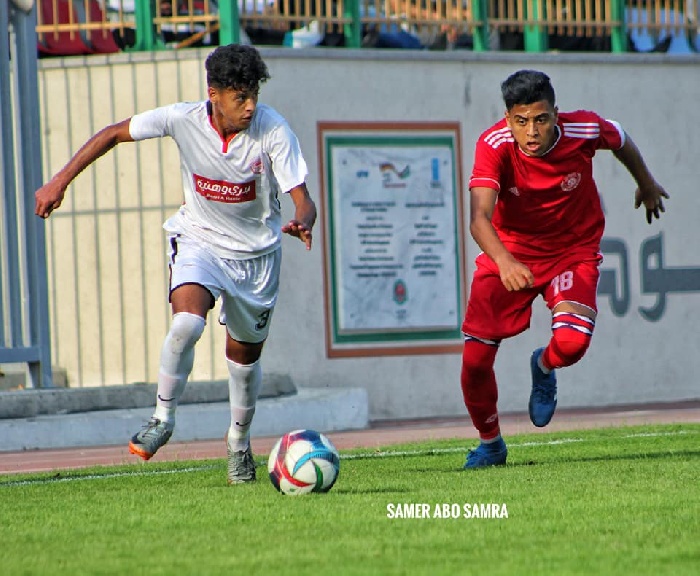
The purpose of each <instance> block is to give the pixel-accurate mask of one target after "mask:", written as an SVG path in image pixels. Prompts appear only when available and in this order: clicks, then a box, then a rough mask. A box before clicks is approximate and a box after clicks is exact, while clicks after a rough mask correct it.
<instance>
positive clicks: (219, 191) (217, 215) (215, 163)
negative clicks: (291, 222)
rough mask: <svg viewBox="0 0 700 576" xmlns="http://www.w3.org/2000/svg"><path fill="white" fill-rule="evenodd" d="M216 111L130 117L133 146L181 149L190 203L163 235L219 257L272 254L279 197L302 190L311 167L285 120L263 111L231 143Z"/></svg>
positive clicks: (193, 108) (191, 108) (202, 108)
mask: <svg viewBox="0 0 700 576" xmlns="http://www.w3.org/2000/svg"><path fill="white" fill-rule="evenodd" d="M209 109H210V104H209V101H208V100H205V101H203V102H186V103H185V102H183V103H179V104H172V105H170V106H164V107H162V108H156V109H154V110H150V111H148V112H143V113H141V114H137V115H135V116H133V117H132V118H131V123H130V124H129V131H130V133H131V137H132V138H133V139H134V140H145V139H147V138H157V137H162V136H170V137H172V138H173V140H175V142H176V143H177V145H178V148H179V149H180V169H181V172H182V186H183V189H184V194H185V202H184V204H183V205H182V206H181V207H180V209H179V210H178V212H177V213H176V214H175V215H173V216H172V217H171V218H169V219H168V220H167V221H166V222H165V224H163V228H165V230H167V231H168V232H170V233H173V234H182V235H184V236H186V237H188V238H191V239H193V240H195V241H197V242H202V243H204V244H206V245H207V247H209V248H210V249H211V250H213V251H214V253H216V254H217V255H218V256H219V257H221V258H227V259H228V258H235V259H246V258H254V257H256V256H260V255H263V254H267V253H269V252H272V251H273V250H275V249H277V247H278V246H279V245H280V243H281V235H282V233H281V226H282V222H281V214H280V203H279V198H278V196H279V193H280V192H282V193H286V192H289V191H290V190H291V189H292V188H294V187H295V186H299V185H300V184H303V183H304V181H305V179H306V175H307V168H306V162H305V161H304V158H303V156H302V154H301V149H300V147H299V141H298V140H297V137H296V135H295V134H294V132H292V130H291V128H290V127H289V125H288V124H287V122H286V120H285V119H284V118H283V117H282V116H281V115H280V114H279V113H277V112H276V111H275V110H273V109H272V108H270V107H269V106H266V105H264V104H259V105H258V106H257V108H256V110H255V114H254V116H253V119H252V122H251V124H250V127H249V128H248V129H246V130H244V131H242V132H239V133H238V134H236V135H235V136H234V137H233V138H231V139H229V140H228V141H225V140H223V139H222V137H221V135H220V134H219V132H218V131H217V130H216V129H215V128H214V126H213V125H212V123H211V119H210V115H209Z"/></svg>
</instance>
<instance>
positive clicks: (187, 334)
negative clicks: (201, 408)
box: [153, 312, 206, 428]
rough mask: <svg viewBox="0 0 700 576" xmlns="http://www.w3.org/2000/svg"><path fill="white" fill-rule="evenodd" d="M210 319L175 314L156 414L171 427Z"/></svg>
mask: <svg viewBox="0 0 700 576" xmlns="http://www.w3.org/2000/svg"><path fill="white" fill-rule="evenodd" d="M205 326H206V321H205V320H204V318H202V317H201V316H197V315H196V314H190V313H189V312H179V313H178V314H175V315H174V316H173V322H172V325H171V326H170V331H169V332H168V335H167V336H166V337H165V341H164V342H163V349H162V350H161V354H160V371H159V372H158V393H157V395H156V410H155V412H154V413H153V416H154V417H156V418H158V419H159V420H161V421H163V422H167V423H168V424H169V425H170V427H171V428H172V427H174V426H175V410H176V408H177V401H178V400H179V399H180V396H182V393H183V391H184V390H185V384H186V383H187V378H188V377H189V375H190V372H192V366H193V364H194V346H195V344H196V343H197V341H198V340H199V338H200V337H201V336H202V332H204V327H205Z"/></svg>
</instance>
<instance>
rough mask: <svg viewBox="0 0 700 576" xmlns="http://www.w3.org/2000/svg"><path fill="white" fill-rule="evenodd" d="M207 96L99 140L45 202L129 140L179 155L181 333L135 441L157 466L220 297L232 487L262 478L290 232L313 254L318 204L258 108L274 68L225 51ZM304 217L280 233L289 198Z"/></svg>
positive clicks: (175, 305)
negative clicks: (168, 142)
mask: <svg viewBox="0 0 700 576" xmlns="http://www.w3.org/2000/svg"><path fill="white" fill-rule="evenodd" d="M205 67H206V72H207V92H208V99H207V100H204V101H202V102H193V103H184V102H183V103H177V104H172V105H169V106H164V107H162V108H157V109H154V110H150V111H147V112H143V113H141V114H137V115H135V116H133V117H131V118H128V119H126V120H123V121H121V122H118V123H116V124H113V125H110V126H107V127H106V128H104V129H102V130H101V131H99V132H98V133H97V134H95V135H94V136H92V137H91V138H90V139H89V140H88V141H87V142H86V143H85V144H84V145H83V146H82V147H81V148H80V150H78V152H77V153H76V154H75V155H74V156H73V157H72V158H71V160H69V162H68V163H67V164H66V165H65V166H64V167H63V168H62V169H61V170H60V171H59V172H58V173H57V174H56V175H55V176H54V177H53V178H52V179H51V180H50V181H49V182H48V183H46V184H45V185H44V186H42V187H41V188H40V189H39V190H37V192H36V194H35V199H36V204H35V213H36V214H37V215H38V216H40V217H42V218H48V217H49V216H50V214H51V212H52V211H53V210H55V209H56V208H58V207H59V206H60V205H61V202H62V200H63V198H64V195H65V192H66V188H67V187H68V185H69V184H70V183H71V182H72V181H73V179H75V178H76V177H77V176H78V174H80V172H82V171H83V170H84V169H85V168H86V167H87V166H89V165H90V164H91V163H92V162H94V161H95V160H97V158H99V157H100V156H102V155H103V154H105V153H106V152H108V151H109V150H111V149H112V148H114V147H115V146H116V145H117V144H119V143H121V142H133V141H138V140H144V139H147V138H162V137H165V136H169V137H171V138H173V139H174V140H175V142H176V143H177V145H178V148H179V150H180V169H181V173H182V183H183V188H184V199H185V202H184V203H183V205H182V206H181V207H180V209H179V210H178V211H177V213H175V214H174V215H173V216H172V217H171V218H169V219H168V220H167V221H166V222H165V224H164V225H163V227H164V228H165V230H166V232H167V234H168V239H169V244H170V274H171V279H170V303H171V306H172V313H173V317H172V324H171V327H170V331H169V332H168V334H167V336H166V337H165V341H164V343H163V347H162V351H161V361H160V369H159V374H158V392H157V395H156V408H155V412H154V413H153V416H152V417H151V419H150V420H149V421H148V422H147V423H146V425H145V426H144V427H143V429H142V430H141V431H140V432H138V433H137V434H135V435H134V436H133V437H132V438H131V441H130V443H129V451H130V452H131V453H133V454H137V455H138V456H140V457H141V458H143V459H144V460H148V459H149V458H151V457H152V456H153V455H154V454H155V453H156V451H157V450H158V449H159V448H160V447H161V446H163V445H164V444H165V443H166V442H167V441H168V440H169V439H170V437H171V436H172V433H173V429H174V426H175V412H176V408H177V403H178V399H179V398H180V397H181V395H182V392H183V390H184V388H185V384H186V382H187V378H188V377H189V374H190V372H191V371H192V366H193V362H194V346H195V344H196V343H197V341H198V340H199V338H200V336H201V335H202V332H203V331H204V327H205V324H206V320H205V319H206V316H207V313H208V312H209V310H210V309H211V308H213V307H214V303H215V302H216V300H217V299H218V298H219V297H221V298H222V313H221V318H220V321H221V322H222V323H224V324H225V325H226V331H227V337H226V361H227V364H228V370H229V401H230V407H231V426H230V428H229V431H228V435H227V453H228V482H229V484H237V483H241V482H251V481H254V480H255V462H254V460H253V455H252V451H251V448H250V434H249V431H250V425H251V423H252V419H253V414H254V413H255V405H256V401H257V397H258V393H259V391H260V388H261V385H262V370H261V367H260V355H261V352H262V349H263V345H264V343H265V339H266V338H267V335H268V331H269V328H270V320H271V316H272V312H273V310H274V307H275V303H276V301H277V294H278V288H279V273H280V259H281V236H282V233H286V234H290V235H291V236H295V237H297V238H299V239H300V240H301V241H302V242H304V244H305V245H306V249H307V250H310V249H311V240H312V228H313V225H314V222H315V220H316V206H315V204H314V202H313V200H312V199H311V198H310V196H309V193H308V190H307V188H306V183H305V179H306V175H307V167H306V162H305V161H304V158H303V156H302V153H301V150H300V147H299V142H298V140H297V137H296V136H295V134H294V133H293V132H292V130H291V128H290V127H289V125H288V124H287V122H286V121H285V119H284V118H283V117H282V116H280V115H279V114H278V113H277V112H276V111H275V110H273V109H272V108H270V107H269V106H266V105H263V104H260V105H258V92H259V88H260V84H262V83H263V82H265V81H266V80H267V79H269V77H270V76H269V73H268V70H267V66H266V65H265V63H264V62H263V60H262V58H261V57H260V54H259V53H258V51H257V50H256V49H255V48H253V47H252V46H240V45H229V46H220V47H218V48H216V49H215V50H214V51H213V52H212V53H211V54H210V55H209V56H208V57H207V60H206V64H205ZM280 192H281V193H288V194H289V196H290V197H291V198H292V201H293V202H294V206H295V215H294V219H292V220H291V221H290V222H288V223H287V224H285V225H282V221H281V213H280V203H279V194H280Z"/></svg>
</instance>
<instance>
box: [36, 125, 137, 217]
mask: <svg viewBox="0 0 700 576" xmlns="http://www.w3.org/2000/svg"><path fill="white" fill-rule="evenodd" d="M130 121H131V119H130V118H127V119H126V120H122V121H121V122H118V123H116V124H111V125H110V126H107V127H106V128H103V129H102V130H100V131H99V132H98V133H97V134H95V135H94V136H92V137H91V138H90V139H89V140H88V141H87V142H86V143H85V144H83V146H82V147H81V148H80V150H78V151H77V152H76V153H75V155H74V156H73V157H72V158H71V159H70V160H69V161H68V163H67V164H66V165H65V166H64V167H63V168H61V169H60V170H59V171H58V172H57V173H56V174H55V175H54V177H53V178H51V180H49V181H48V182H47V183H46V184H44V185H43V186H42V187H41V188H39V189H38V190H37V191H36V192H35V193H34V213H35V214H36V215H37V216H41V217H42V218H48V217H49V216H50V215H51V212H53V211H54V210H55V209H56V208H58V207H59V206H60V205H61V202H63V197H64V196H65V195H66V189H67V188H68V185H69V184H70V183H71V182H72V181H73V180H74V179H75V178H76V177H77V176H78V174H80V173H81V172H82V171H83V170H85V168H87V167H88V166H89V165H90V164H92V163H93V162H94V161H95V160H97V159H98V158H99V157H100V156H102V155H103V154H105V153H107V152H109V151H110V150H111V149H112V148H114V147H115V146H116V145H117V144H119V143H120V142H133V141H134V140H133V138H132V137H131V134H130V133H129V122H130Z"/></svg>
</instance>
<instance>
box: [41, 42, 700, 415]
mask: <svg viewBox="0 0 700 576" xmlns="http://www.w3.org/2000/svg"><path fill="white" fill-rule="evenodd" d="M207 53H208V51H206V50H203V51H200V50H190V51H183V52H180V53H171V52H167V53H158V54H136V55H124V54H121V55H117V56H113V57H110V58H104V57H90V58H86V59H82V58H78V59H65V60H62V61H57V60H56V61H44V62H42V63H41V64H42V66H41V70H40V75H41V92H42V109H41V115H42V122H43V130H44V138H45V142H44V150H45V153H44V164H45V173H46V174H49V173H52V172H53V171H55V170H56V169H58V168H59V167H60V166H61V165H62V164H63V163H64V162H65V161H66V160H67V159H68V157H69V153H70V152H72V151H74V150H75V149H77V147H78V146H79V145H80V144H81V143H82V142H83V141H84V140H85V139H86V138H87V137H88V136H89V135H90V134H91V133H93V132H94V131H96V130H97V129H99V128H100V127H102V126H103V125H105V124H107V123H110V122H113V121H116V120H120V119H122V118H125V117H127V116H130V115H131V114H133V113H135V112H137V111H140V110H144V109H147V108H149V107H153V106H156V105H161V104H166V103H170V102H173V101H177V100H184V99H200V98H203V97H204V96H205V81H204V75H203V61H204V58H205V57H206V55H207ZM263 54H264V56H265V59H266V61H267V63H268V65H269V68H270V71H271V74H272V80H271V81H269V82H268V83H267V84H266V85H265V86H264V87H263V90H262V93H261V101H264V102H266V103H268V104H270V105H272V106H273V107H275V108H277V109H278V110H279V111H280V112H281V113H282V114H283V115H285V116H286V117H287V119H288V120H289V121H290V124H291V125H292V127H293V129H294V130H295V131H296V133H297V134H298V136H299V138H300V140H301V144H302V148H303V150H304V153H305V156H306V159H307V162H308V164H309V169H310V175H309V178H308V184H309V188H310V190H311V191H312V194H313V195H314V197H315V199H316V201H317V204H318V205H319V206H320V198H319V195H320V190H321V178H322V175H321V174H320V172H319V170H320V169H319V150H318V140H317V138H318V134H317V122H319V121H337V120H344V121H348V120H349V121H353V120H356V121H357V122H365V121H385V122H387V121H388V122H405V121H449V122H455V121H457V122H459V123H460V125H461V135H462V146H461V150H462V158H461V163H462V166H461V168H462V172H463V176H464V179H465V182H466V179H467V178H468V176H469V173H470V171H471V163H472V157H473V151H474V142H475V139H476V138H477V136H478V135H479V133H480V132H481V131H482V130H483V129H485V128H486V127H487V126H488V125H490V124H491V123H492V122H494V121H496V120H497V119H498V118H500V117H501V115H502V113H503V105H502V103H501V101H500V93H499V85H500V82H501V81H502V80H503V79H504V78H505V77H506V76H507V75H509V74H510V73H511V72H513V71H514V70H516V69H519V68H525V67H528V68H537V69H541V70H543V71H545V72H547V73H548V74H549V75H550V76H551V78H552V79H553V82H554V85H555V88H556V90H557V98H558V104H559V107H560V109H562V110H571V109H578V108H588V109H593V110H596V111H598V112H599V113H600V114H601V115H603V116H605V117H608V118H613V119H616V120H618V121H620V122H621V123H622V125H623V126H624V127H625V128H626V129H627V131H628V132H629V133H630V134H631V136H632V137H633V138H634V140H635V141H636V142H637V144H638V145H639V146H640V148H641V149H642V151H643V152H644V154H645V156H646V159H647V161H648V163H649V165H650V167H651V169H652V171H653V172H654V174H655V175H656V176H657V178H658V180H659V181H660V182H661V183H663V184H664V185H665V186H666V189H667V190H668V191H669V193H670V194H671V200H670V201H669V202H668V211H667V213H666V214H665V215H664V216H663V218H662V219H661V221H659V222H655V223H654V224H653V225H652V226H648V225H647V224H646V222H645V220H644V214H643V212H642V211H636V212H635V211H634V210H633V193H634V183H633V181H632V179H631V178H630V177H629V175H628V174H627V173H626V171H625V169H624V168H623V167H622V166H621V165H619V164H617V163H616V162H615V160H614V158H613V157H612V155H611V154H609V153H607V152H602V153H600V154H599V156H598V157H597V159H596V161H595V172H596V175H597V178H598V183H599V186H600V189H601V193H602V196H603V200H604V204H605V208H606V212H607V216H608V224H607V229H606V239H611V240H613V241H615V242H617V246H618V248H620V250H621V252H624V253H625V255H626V256H627V257H628V264H629V269H628V274H629V275H628V278H629V291H628V294H627V298H626V300H625V298H624V296H625V295H624V294H620V293H619V290H618V299H622V301H624V302H623V305H620V304H619V303H618V308H617V310H618V311H617V313H614V311H613V306H612V305H611V303H610V299H609V298H607V297H605V296H603V297H601V299H600V314H599V319H598V323H597V327H596V333H595V337H594V340H593V344H592V346H591V349H590V352H589V354H588V355H587V356H586V358H585V359H584V360H583V361H582V362H581V363H580V364H579V365H576V366H574V367H572V368H569V369H567V370H564V371H562V372H561V374H560V382H561V385H560V394H559V402H560V406H601V405H614V404H625V403H636V402H652V401H673V400H682V399H689V398H700V383H699V382H698V379H697V373H698V369H699V368H700V356H699V355H698V354H697V338H698V337H697V326H698V324H699V323H700V294H699V293H698V292H700V282H698V281H697V279H698V274H700V272H698V270H699V269H700V255H699V253H698V250H697V248H696V247H697V246H698V245H700V231H699V230H698V226H697V219H698V215H700V196H698V194H697V193H696V191H697V182H698V181H699V175H700V162H698V159H697V149H698V145H700V140H699V137H698V132H697V130H696V129H695V127H694V125H693V120H694V118H695V111H696V110H697V98H698V94H700V72H699V70H700V58H698V57H690V58H684V59H678V58H671V57H669V56H664V55H658V56H657V55H620V56H614V55H609V54H602V55H595V56H594V55H579V56H577V55H572V54H566V55H557V54H545V55H528V54H504V53H489V54H472V53H467V52H465V53H451V54H434V53H412V52H411V53H409V52H399V53H392V52H391V51H351V50H342V51H333V52H327V51H324V50H321V49H315V50H309V51H287V50H272V49H270V50H268V51H265V50H263ZM177 166H178V164H177V151H176V149H175V147H174V145H172V143H171V142H168V141H164V142H146V143H140V144H138V145H123V146H121V147H120V149H119V150H117V151H116V153H113V154H112V155H111V157H105V158H103V159H101V160H100V161H99V163H98V165H97V166H96V167H95V169H94V170H90V171H87V172H86V173H85V174H83V175H81V177H80V178H79V180H78V181H77V182H76V184H75V186H74V187H73V189H72V190H71V193H70V195H71V196H70V199H69V200H68V201H67V202H66V203H65V204H64V206H63V207H62V208H61V211H59V212H58V213H56V215H55V216H54V217H53V218H52V222H51V223H50V224H49V230H48V239H49V240H48V241H49V243H50V247H49V255H50V274H51V283H52V284H51V285H52V289H53V292H52V318H51V321H52V323H53V326H52V333H53V334H54V343H53V351H54V356H55V361H54V363H55V364H58V365H60V366H61V367H65V368H66V369H67V370H68V378H69V381H71V380H72V382H73V384H74V385H75V384H76V383H77V384H78V385H83V386H90V385H101V384H121V383H129V382H133V381H144V380H145V381H154V380H155V376H156V373H157V363H158V355H159V348H160V342H161V339H162V337H163V336H164V334H165V331H166V330H167V325H168V309H167V305H166V304H165V289H166V286H167V283H166V282H167V275H166V270H165V258H164V254H165V244H164V242H163V235H162V231H161V228H160V223H161V222H162V220H164V219H165V217H166V215H167V214H169V213H170V212H172V211H173V210H174V209H175V208H176V206H177V205H178V203H179V202H180V194H181V188H180V183H179V172H178V169H177ZM283 205H284V210H285V214H286V216H287V217H289V216H291V213H292V212H291V206H292V203H291V201H290V200H289V199H286V198H285V199H283ZM323 222H324V215H323V214H320V218H319V223H318V225H317V227H316V230H315V232H316V237H315V245H314V249H313V250H312V251H311V252H310V253H307V252H306V251H305V250H303V249H302V246H301V245H300V244H299V243H298V242H297V241H294V240H292V239H285V242H284V251H285V260H284V265H283V284H282V290H281V294H280V300H279V305H278V308H277V310H276V312H275V316H274V321H273V328H272V331H271V336H270V338H269V340H268V344H267V346H266V351H265V354H264V357H263V358H264V359H263V362H264V363H263V366H264V369H266V370H269V371H273V372H287V373H289V374H290V375H291V377H292V378H293V380H294V382H295V384H296V385H297V386H311V387H346V386H353V387H355V386H361V387H364V388H366V389H367V390H368V392H369V400H370V417H371V418H372V419H382V418H411V417H427V416H442V415H461V414H464V413H465V409H464V406H463V403H462V399H461V392H460V388H459V370H460V356H459V354H458V353H453V354H439V355H406V356H377V357H364V358H336V359H329V358H328V357H327V355H326V346H325V318H324V314H325V308H324V296H323V274H324V269H323V247H324V235H323ZM658 234H662V238H661V244H662V246H663V258H664V260H665V261H664V263H663V266H659V264H658V262H657V261H656V260H654V258H653V257H650V259H648V260H645V259H643V258H642V256H641V254H642V252H641V251H642V248H643V247H645V248H647V249H648V248H653V247H654V246H655V244H654V242H653V239H652V237H654V236H656V235H658ZM657 245H658V242H657ZM476 254H477V248H476V246H475V244H474V243H473V241H472V240H471V239H468V241H467V254H466V261H467V264H468V276H469V277H471V273H472V271H473V259H474V257H475V256H476ZM654 262H656V263H654ZM620 266H621V257H617V256H612V257H610V258H608V259H607V260H606V262H605V264H604V269H608V270H610V271H615V274H616V275H617V277H618V281H619V278H620V277H621V274H622V270H621V267H620ZM654 267H656V268H661V267H663V268H664V269H666V272H664V270H661V271H660V273H661V274H662V275H663V276H662V278H663V280H662V282H661V285H662V287H665V288H664V289H667V290H669V291H670V292H671V293H669V294H666V295H665V308H663V310H662V307H661V299H662V298H663V295H660V294H659V293H658V289H657V293H656V294H654V293H653V292H650V293H648V294H643V293H642V291H641V289H642V277H643V275H644V274H645V273H646V274H650V275H651V274H653V273H652V272H649V270H650V269H651V268H654ZM74 268H75V269H77V270H79V272H76V273H74V272H73V269H74ZM669 268H677V269H679V270H680V274H678V275H676V276H674V275H673V272H672V271H670V270H668V269H669ZM144 272H145V274H144ZM667 272H671V273H670V274H668V273H667ZM696 272H698V273H697V274H696ZM656 278H658V275H657V277H656ZM673 278H676V279H679V282H680V283H681V284H677V283H676V284H673V281H672V280H673ZM650 280H653V279H651V278H650ZM694 283H697V284H698V285H697V286H696V285H694ZM467 286H468V283H467ZM625 302H626V306H625V305H624V303H625ZM641 309H646V310H647V312H646V313H645V312H643V311H642V310H641ZM649 310H651V313H649V312H648V311H649ZM659 311H661V312H662V313H661V314H658V313H659ZM654 313H657V316H658V318H656V319H650V316H653V315H654ZM645 314H646V316H645ZM215 320H216V318H215V317H213V316H212V317H211V318H210V321H209V324H210V325H212V324H213V325H214V326H213V329H208V332H207V334H206V335H205V337H204V338H203V341H202V342H201V343H200V345H199V348H198V351H197V361H196V366H195V371H194V374H193V378H194V379H197V380H202V379H207V378H210V379H220V378H223V377H225V374H226V372H225V370H226V369H225V365H224V362H223V330H222V329H221V328H220V327H218V325H217V323H216V322H215ZM549 323H550V321H549V316H548V314H547V311H546V309H545V306H544V304H543V303H542V302H541V301H538V302H536V304H535V313H534V315H533V322H532V329H531V330H530V331H529V332H527V333H525V334H523V335H521V336H519V337H517V338H514V339H512V340H510V341H507V342H505V343H504V344H503V345H502V347H501V351H500V353H499V357H498V360H497V365H496V370H497V377H498V379H499V388H500V408H501V410H502V411H522V410H524V409H526V405H527V398H528V394H529V368H528V360H529V355H530V352H531V351H532V349H534V348H535V347H537V346H541V345H544V344H545V343H546V342H547V340H548V338H549V333H550V330H549Z"/></svg>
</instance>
